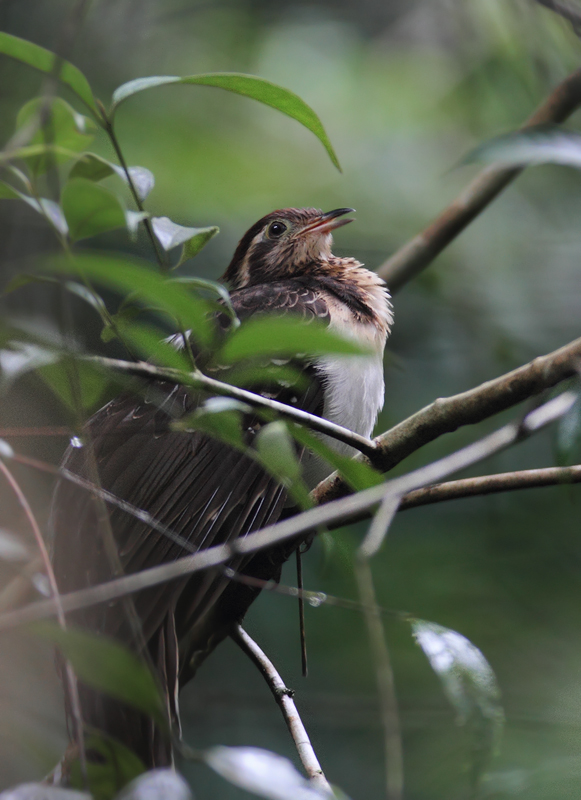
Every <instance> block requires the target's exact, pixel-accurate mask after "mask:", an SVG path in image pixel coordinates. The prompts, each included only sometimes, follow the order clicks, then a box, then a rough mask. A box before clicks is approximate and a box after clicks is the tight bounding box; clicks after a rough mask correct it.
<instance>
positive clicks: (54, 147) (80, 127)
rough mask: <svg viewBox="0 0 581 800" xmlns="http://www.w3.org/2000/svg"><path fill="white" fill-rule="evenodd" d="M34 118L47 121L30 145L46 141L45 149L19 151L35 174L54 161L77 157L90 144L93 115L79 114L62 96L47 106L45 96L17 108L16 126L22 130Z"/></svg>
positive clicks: (43, 143) (38, 130)
mask: <svg viewBox="0 0 581 800" xmlns="http://www.w3.org/2000/svg"><path fill="white" fill-rule="evenodd" d="M43 114H46V120H44V119H42V118H41V117H42V115H43ZM35 122H36V123H37V124H39V125H41V124H42V123H44V125H43V127H40V128H39V129H37V130H36V131H35V133H34V134H33V135H32V137H31V138H30V139H29V141H28V146H29V147H30V146H34V145H40V146H43V145H45V147H44V149H43V152H41V153H40V154H39V155H28V156H26V155H24V150H21V151H20V154H19V157H20V158H24V159H25V160H26V162H27V164H28V166H29V167H30V170H31V172H32V173H33V174H34V175H41V174H42V173H43V172H46V171H47V169H49V168H50V167H52V166H53V165H54V164H62V163H63V162H65V161H67V160H69V159H70V158H71V157H72V158H75V156H76V153H78V152H80V151H81V150H85V149H86V148H87V147H88V145H89V143H90V142H91V140H92V139H93V134H94V131H95V128H96V125H95V123H94V122H93V120H92V119H89V117H85V116H83V114H79V112H78V111H75V109H74V108H73V107H72V106H70V105H69V104H68V103H67V102H66V101H65V100H63V99H62V98H61V97H55V98H53V100H52V101H51V102H50V104H49V106H48V108H45V99H44V98H43V97H35V98H34V99H33V100H29V102H28V103H26V104H25V105H24V106H22V108H21V109H20V111H19V112H18V116H17V117H16V130H17V131H20V130H22V129H23V128H25V127H26V126H29V125H34V123H35ZM46 145H49V147H46Z"/></svg>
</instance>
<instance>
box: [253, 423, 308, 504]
mask: <svg viewBox="0 0 581 800" xmlns="http://www.w3.org/2000/svg"><path fill="white" fill-rule="evenodd" d="M256 450H257V452H258V456H259V459H260V462H261V463H262V465H263V467H264V468H265V469H266V470H268V472H270V474H271V475H272V476H273V477H274V478H276V479H277V480H278V481H280V482H281V483H282V484H283V485H284V486H285V487H286V488H287V489H288V491H289V493H290V494H291V495H292V497H293V498H294V500H295V502H297V503H298V504H299V505H300V506H301V507H302V508H311V506H312V505H313V504H312V501H311V499H310V497H309V490H308V489H307V487H306V484H305V483H304V481H303V477H302V470H301V465H300V462H299V459H298V456H297V451H296V448H295V445H294V442H293V440H292V438H291V436H290V435H289V432H288V429H287V426H286V423H284V422H283V421H282V420H277V421H276V422H271V423H269V424H268V425H265V426H264V427H263V428H261V429H260V431H259V433H258V436H257V437H256Z"/></svg>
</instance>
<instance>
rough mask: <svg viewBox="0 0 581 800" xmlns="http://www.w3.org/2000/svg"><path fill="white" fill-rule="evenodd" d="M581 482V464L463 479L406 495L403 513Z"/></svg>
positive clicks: (400, 505) (402, 502)
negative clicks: (447, 503) (460, 501)
mask: <svg viewBox="0 0 581 800" xmlns="http://www.w3.org/2000/svg"><path fill="white" fill-rule="evenodd" d="M573 483H581V464H576V465H575V466H572V467H546V468H545V469H523V470H520V471H518V472H500V473H498V474H496V475H481V476H479V477H478V478H463V479H461V480H458V481H447V482H446V483H437V484H435V485H433V486H426V487H424V488H423V489H415V490H414V491H412V492H408V493H407V494H405V495H404V496H403V497H402V498H401V501H400V504H399V509H398V510H399V511H405V510H406V509H408V508H416V507H417V506H426V505H430V504H432V503H442V502H444V501H445V500H457V499H459V498H462V497H478V496H479V495H486V494H494V493H497V492H512V491H515V489H533V488H537V487H540V486H560V485H566V484H573Z"/></svg>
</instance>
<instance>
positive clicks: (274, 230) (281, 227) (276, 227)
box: [266, 219, 288, 239]
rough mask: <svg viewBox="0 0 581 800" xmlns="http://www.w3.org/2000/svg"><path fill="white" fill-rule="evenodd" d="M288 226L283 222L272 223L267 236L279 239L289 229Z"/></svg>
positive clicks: (267, 230)
mask: <svg viewBox="0 0 581 800" xmlns="http://www.w3.org/2000/svg"><path fill="white" fill-rule="evenodd" d="M287 227H288V226H287V225H286V223H285V222H281V221H280V220H278V219H277V220H275V222H271V223H270V225H269V226H268V228H267V229H266V235H267V236H268V238H269V239H278V238H279V236H282V235H283V233H284V232H285V231H286V229H287Z"/></svg>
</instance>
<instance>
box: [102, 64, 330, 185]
mask: <svg viewBox="0 0 581 800" xmlns="http://www.w3.org/2000/svg"><path fill="white" fill-rule="evenodd" d="M169 84H192V85H196V86H214V87H217V88H219V89H226V90H227V91H229V92H234V93H236V94H241V95H243V96H244V97H250V98H251V99H253V100H258V101H259V102H260V103H264V104H265V105H267V106H270V107H271V108H275V109H277V110H278V111H281V112H282V113H283V114H286V115H287V116H288V117H291V118H292V119H295V120H296V121H297V122H300V123H301V125H304V127H305V128H307V129H308V130H310V131H311V133H314V134H315V136H316V137H317V138H318V139H319V141H320V142H321V143H322V145H323V147H324V148H325V150H326V151H327V153H328V154H329V158H330V159H331V161H332V162H333V164H334V165H335V166H336V167H337V169H338V170H339V171H341V166H340V165H339V160H338V159H337V156H336V154H335V151H334V150H333V146H332V145H331V142H330V141H329V137H328V136H327V132H326V131H325V129H324V127H323V124H322V122H321V120H320V119H319V117H318V116H317V115H316V114H315V112H314V111H313V109H312V108H311V107H310V106H308V105H307V104H306V103H305V101H304V100H301V98H300V97H299V96H298V95H296V94H295V93H294V92H291V91H289V90H288V89H284V88H283V87H282V86H278V85H277V84H276V83H271V82H270V81H267V80H264V78H258V77H256V76H255V75H243V74H241V73H238V72H213V73H211V72H210V73H207V74H205V75H187V76H185V77H178V76H174V75H158V76H152V77H149V78H137V80H134V81H129V83H124V84H123V85H122V86H119V87H118V88H117V89H116V90H115V91H114V92H113V105H112V106H111V116H113V114H114V113H115V111H116V109H117V107H118V106H119V104H120V103H122V102H123V101H124V100H126V99H127V98H128V97H131V96H132V95H134V94H136V93H137V92H142V91H144V90H145V89H153V88H155V87H157V86H167V85H169Z"/></svg>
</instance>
